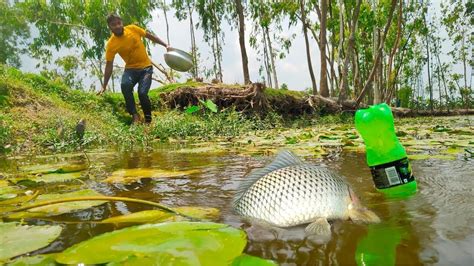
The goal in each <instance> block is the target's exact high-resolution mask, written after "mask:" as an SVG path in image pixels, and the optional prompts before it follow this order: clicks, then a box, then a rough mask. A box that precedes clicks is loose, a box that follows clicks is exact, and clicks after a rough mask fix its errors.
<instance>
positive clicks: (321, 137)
mask: <svg viewBox="0 0 474 266" xmlns="http://www.w3.org/2000/svg"><path fill="white" fill-rule="evenodd" d="M340 138H341V137H340V136H338V135H319V140H325V139H327V140H337V139H340Z"/></svg>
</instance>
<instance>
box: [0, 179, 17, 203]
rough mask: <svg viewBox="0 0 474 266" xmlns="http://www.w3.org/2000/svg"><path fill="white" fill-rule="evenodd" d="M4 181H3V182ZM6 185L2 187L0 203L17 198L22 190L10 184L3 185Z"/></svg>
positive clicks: (0, 187)
mask: <svg viewBox="0 0 474 266" xmlns="http://www.w3.org/2000/svg"><path fill="white" fill-rule="evenodd" d="M2 181H3V180H2ZM3 184H4V185H5V184H6V185H5V186H4V185H1V186H0V201H3V200H7V199H12V198H15V197H16V196H17V195H18V194H19V193H21V190H20V188H19V187H17V186H9V185H8V183H3Z"/></svg>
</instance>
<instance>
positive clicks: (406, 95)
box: [398, 87, 413, 108]
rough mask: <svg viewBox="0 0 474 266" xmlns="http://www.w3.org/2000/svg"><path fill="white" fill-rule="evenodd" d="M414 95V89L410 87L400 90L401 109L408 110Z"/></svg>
mask: <svg viewBox="0 0 474 266" xmlns="http://www.w3.org/2000/svg"><path fill="white" fill-rule="evenodd" d="M412 93H413V91H412V89H411V88H408V87H405V88H401V89H399V90H398V99H399V100H400V106H401V107H404V108H408V106H409V103H410V99H411V95H412Z"/></svg>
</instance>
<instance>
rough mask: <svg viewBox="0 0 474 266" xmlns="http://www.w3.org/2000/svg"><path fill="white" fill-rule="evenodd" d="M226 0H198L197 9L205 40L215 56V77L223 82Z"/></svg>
mask: <svg viewBox="0 0 474 266" xmlns="http://www.w3.org/2000/svg"><path fill="white" fill-rule="evenodd" d="M226 5H227V1H225V0H197V1H196V10H197V13H198V14H199V17H200V23H198V25H199V26H200V27H201V28H202V29H203V31H204V41H206V42H207V43H208V44H210V46H211V50H212V55H213V57H214V65H213V74H214V77H215V79H217V80H219V81H220V82H222V75H223V74H222V48H223V45H224V32H223V31H222V29H221V24H222V21H223V19H224V16H226Z"/></svg>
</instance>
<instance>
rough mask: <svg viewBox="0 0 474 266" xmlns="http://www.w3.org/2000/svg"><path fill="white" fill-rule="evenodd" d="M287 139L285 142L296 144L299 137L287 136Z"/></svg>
mask: <svg viewBox="0 0 474 266" xmlns="http://www.w3.org/2000/svg"><path fill="white" fill-rule="evenodd" d="M285 139H286V141H285V144H296V143H298V138H297V137H285Z"/></svg>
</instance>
